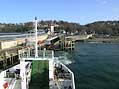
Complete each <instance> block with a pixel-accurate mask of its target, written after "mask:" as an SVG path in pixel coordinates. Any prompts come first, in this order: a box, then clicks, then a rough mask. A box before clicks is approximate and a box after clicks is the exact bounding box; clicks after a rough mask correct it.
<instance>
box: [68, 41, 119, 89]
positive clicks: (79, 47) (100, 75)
mask: <svg viewBox="0 0 119 89" xmlns="http://www.w3.org/2000/svg"><path fill="white" fill-rule="evenodd" d="M73 59H74V63H72V64H70V65H69V67H70V69H71V70H72V71H73V72H74V74H75V82H76V89H119V44H116V43H113V44H104V43H77V44H76V49H75V50H74V52H73Z"/></svg>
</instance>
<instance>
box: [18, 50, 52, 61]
mask: <svg viewBox="0 0 119 89" xmlns="http://www.w3.org/2000/svg"><path fill="white" fill-rule="evenodd" d="M21 58H35V51H34V50H20V51H19V59H21ZM37 58H42V59H47V58H54V52H53V51H51V50H38V57H37Z"/></svg>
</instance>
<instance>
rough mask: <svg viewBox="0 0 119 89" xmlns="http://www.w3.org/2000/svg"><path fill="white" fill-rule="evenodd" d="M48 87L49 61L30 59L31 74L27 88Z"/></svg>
mask: <svg viewBox="0 0 119 89" xmlns="http://www.w3.org/2000/svg"><path fill="white" fill-rule="evenodd" d="M40 88H42V89H49V61H48V60H34V61H32V74H31V82H30V86H29V89H40Z"/></svg>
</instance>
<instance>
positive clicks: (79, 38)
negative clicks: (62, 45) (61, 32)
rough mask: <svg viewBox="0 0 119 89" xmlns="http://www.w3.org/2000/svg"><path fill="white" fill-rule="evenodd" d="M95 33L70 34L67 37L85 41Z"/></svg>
mask: <svg viewBox="0 0 119 89" xmlns="http://www.w3.org/2000/svg"><path fill="white" fill-rule="evenodd" d="M92 36H93V34H88V35H74V36H68V37H67V38H70V39H72V41H84V40H87V39H89V38H90V37H92Z"/></svg>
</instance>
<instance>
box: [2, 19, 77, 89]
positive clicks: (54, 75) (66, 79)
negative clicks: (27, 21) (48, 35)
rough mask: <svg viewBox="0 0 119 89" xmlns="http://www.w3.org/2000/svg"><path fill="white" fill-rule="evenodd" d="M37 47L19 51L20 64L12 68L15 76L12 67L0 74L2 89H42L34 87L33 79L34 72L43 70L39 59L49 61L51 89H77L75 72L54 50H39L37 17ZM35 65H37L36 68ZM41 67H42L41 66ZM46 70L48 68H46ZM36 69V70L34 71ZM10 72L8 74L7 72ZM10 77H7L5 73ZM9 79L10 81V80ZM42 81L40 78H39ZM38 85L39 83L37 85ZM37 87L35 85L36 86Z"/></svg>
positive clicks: (49, 85) (49, 86)
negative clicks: (55, 55) (60, 59)
mask: <svg viewBox="0 0 119 89" xmlns="http://www.w3.org/2000/svg"><path fill="white" fill-rule="evenodd" d="M35 40H36V41H35V49H31V48H28V49H24V50H21V51H19V59H20V64H19V67H17V68H12V69H11V70H12V71H13V69H14V70H15V71H13V75H14V77H13V78H10V76H9V73H10V69H7V70H5V71H4V72H2V73H1V74H0V76H1V75H3V76H2V79H3V84H2V85H1V88H0V89H40V88H42V87H37V88H33V86H34V85H32V83H31V82H32V81H33V80H34V79H33V77H34V76H35V75H34V74H36V73H37V74H40V71H41V70H38V69H36V68H39V67H40V64H39V63H38V62H39V61H40V62H41V61H47V63H48V75H47V76H45V77H48V88H49V89H75V81H74V74H73V72H72V71H71V70H70V69H69V68H68V67H66V66H65V65H64V64H63V63H61V62H60V61H59V60H58V57H54V51H51V50H50V51H49V50H46V49H44V50H38V45H37V42H38V41H37V19H36V18H35ZM33 66H37V67H36V68H34V67H33ZM39 69H40V68H39ZM44 70H46V69H44ZM34 71H35V72H34ZM7 72H8V74H7ZM6 74H7V75H8V76H9V78H7V79H8V80H7V79H6V77H5V75H6ZM9 79H11V80H10V82H9ZM38 81H40V80H38ZM36 86H38V85H36ZM34 87H35V86H34Z"/></svg>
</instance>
